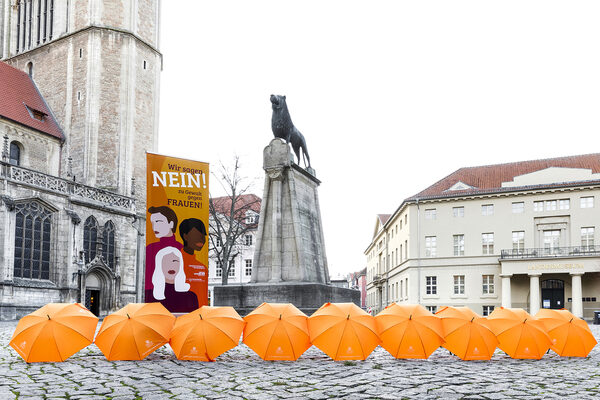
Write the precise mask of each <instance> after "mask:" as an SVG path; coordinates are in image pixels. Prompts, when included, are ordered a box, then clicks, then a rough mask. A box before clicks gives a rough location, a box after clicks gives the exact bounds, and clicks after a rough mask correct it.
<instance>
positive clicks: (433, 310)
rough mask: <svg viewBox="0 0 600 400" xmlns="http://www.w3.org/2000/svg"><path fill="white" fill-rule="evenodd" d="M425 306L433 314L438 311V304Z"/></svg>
mask: <svg viewBox="0 0 600 400" xmlns="http://www.w3.org/2000/svg"><path fill="white" fill-rule="evenodd" d="M425 308H426V309H427V311H429V312H431V313H432V314H435V313H436V312H437V306H425Z"/></svg>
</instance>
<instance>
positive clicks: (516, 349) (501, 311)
mask: <svg viewBox="0 0 600 400" xmlns="http://www.w3.org/2000/svg"><path fill="white" fill-rule="evenodd" d="M487 325H488V326H489V328H490V329H491V330H492V332H494V334H495V335H496V337H497V339H498V347H500V349H502V350H503V351H504V352H505V353H506V354H508V355H509V356H510V357H512V358H533V359H538V360H539V359H540V358H542V356H543V355H544V353H545V352H546V351H548V349H549V348H550V346H551V345H552V342H551V341H550V337H549V336H548V332H547V331H546V327H545V326H544V324H543V323H542V321H540V320H538V319H537V318H535V317H534V316H532V315H530V314H529V313H528V312H527V311H525V310H523V309H522V308H504V307H500V308H496V309H495V310H494V311H492V313H491V314H490V316H489V317H488V322H487Z"/></svg>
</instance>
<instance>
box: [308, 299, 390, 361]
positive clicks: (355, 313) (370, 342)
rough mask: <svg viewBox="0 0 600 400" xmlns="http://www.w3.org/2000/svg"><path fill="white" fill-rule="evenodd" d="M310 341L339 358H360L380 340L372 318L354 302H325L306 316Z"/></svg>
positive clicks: (365, 356)
mask: <svg viewBox="0 0 600 400" xmlns="http://www.w3.org/2000/svg"><path fill="white" fill-rule="evenodd" d="M308 332H309V334H310V340H311V342H312V344H314V345H315V346H316V347H318V348H319V349H321V350H322V351H323V352H324V353H325V354H327V355H328V356H329V357H331V358H332V359H334V360H335V361H339V360H364V359H366V358H367V357H368V356H369V354H371V352H372V351H373V350H375V347H377V346H378V345H379V343H380V342H381V341H380V340H379V337H378V336H377V333H376V328H375V320H374V319H373V316H371V315H369V314H367V313H366V312H364V311H363V310H362V309H360V308H359V307H358V306H357V305H356V304H354V303H325V304H323V305H322V306H321V308H319V309H318V310H317V311H315V312H314V313H313V315H311V316H310V317H308Z"/></svg>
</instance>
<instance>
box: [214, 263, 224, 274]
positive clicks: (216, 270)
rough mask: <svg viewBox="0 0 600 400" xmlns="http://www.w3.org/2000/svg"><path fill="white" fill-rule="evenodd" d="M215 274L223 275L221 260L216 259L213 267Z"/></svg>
mask: <svg viewBox="0 0 600 400" xmlns="http://www.w3.org/2000/svg"><path fill="white" fill-rule="evenodd" d="M215 276H217V277H220V276H223V263H222V262H221V261H217V268H215Z"/></svg>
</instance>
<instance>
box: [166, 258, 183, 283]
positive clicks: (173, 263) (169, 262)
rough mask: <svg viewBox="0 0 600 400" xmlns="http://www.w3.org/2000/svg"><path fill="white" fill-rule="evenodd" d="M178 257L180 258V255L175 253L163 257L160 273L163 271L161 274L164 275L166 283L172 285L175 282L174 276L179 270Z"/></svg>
mask: <svg viewBox="0 0 600 400" xmlns="http://www.w3.org/2000/svg"><path fill="white" fill-rule="evenodd" d="M180 257H181V254H177V253H175V252H173V253H167V254H165V255H164V256H163V259H162V271H163V274H164V275H165V282H166V283H174V282H175V276H176V275H177V273H178V272H179V268H180V259H179V258H180Z"/></svg>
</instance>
